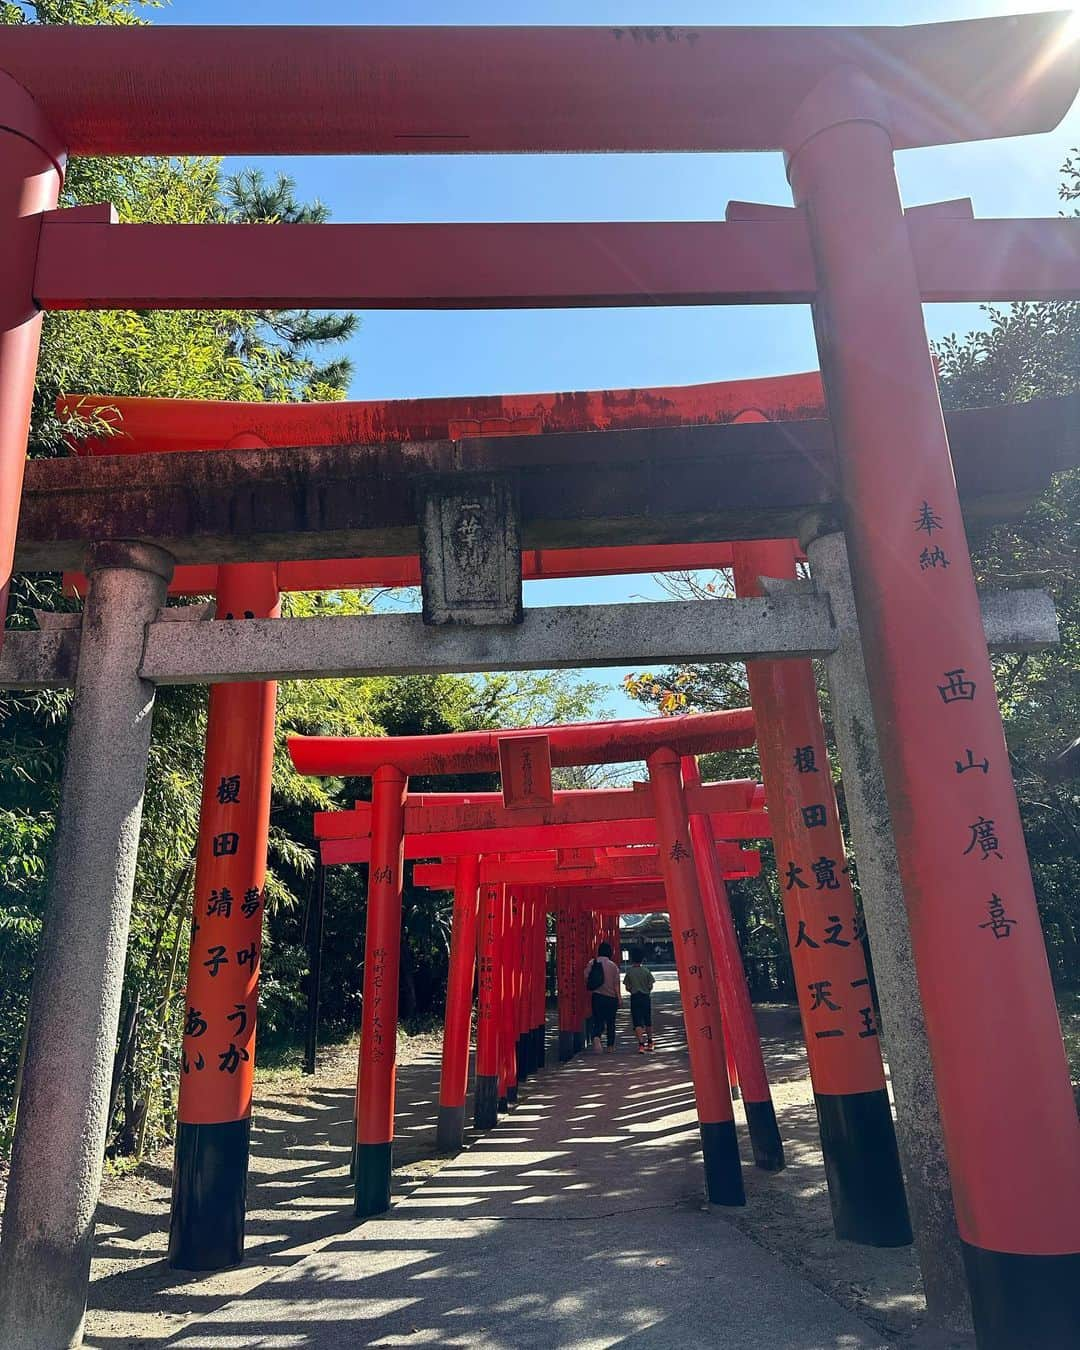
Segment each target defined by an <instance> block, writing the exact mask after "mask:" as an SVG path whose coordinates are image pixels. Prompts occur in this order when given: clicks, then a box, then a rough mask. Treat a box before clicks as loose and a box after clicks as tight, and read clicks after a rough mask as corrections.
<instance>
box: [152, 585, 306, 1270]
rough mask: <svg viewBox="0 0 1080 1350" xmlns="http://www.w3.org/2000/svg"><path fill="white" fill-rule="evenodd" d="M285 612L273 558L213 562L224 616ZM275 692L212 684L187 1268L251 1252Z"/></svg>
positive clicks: (187, 1167)
mask: <svg viewBox="0 0 1080 1350" xmlns="http://www.w3.org/2000/svg"><path fill="white" fill-rule="evenodd" d="M279 612H280V596H279V594H278V588H277V578H276V571H275V568H274V566H273V565H272V564H266V563H253V564H242V563H241V564H230V565H228V566H224V567H219V568H218V581H217V616H218V619H219V620H223V619H225V620H227V619H245V618H259V619H265V618H272V617H274V616H276V615H277V614H278V613H279ZM276 702H277V685H276V684H274V683H273V682H265V683H254V682H252V683H247V682H245V683H242V684H215V685H212V686H211V689H210V699H209V708H208V712H207V718H206V751H205V756H204V761H203V787H202V806H201V810H200V815H199V843H198V851H197V854H196V861H195V903H194V909H193V917H192V925H191V947H190V952H189V955H188V975H187V994H186V1002H185V1015H184V1035H183V1044H182V1049H181V1058H180V1096H179V1105H178V1109H177V1127H176V1146H175V1164H174V1167H173V1194H172V1213H171V1217H170V1224H169V1257H168V1259H169V1264H170V1265H171V1266H173V1267H175V1268H177V1269H180V1270H223V1269H225V1268H226V1267H228V1266H235V1265H236V1264H237V1263H238V1262H239V1261H241V1260H242V1258H243V1255H244V1211H245V1195H246V1190H247V1169H248V1145H249V1138H250V1133H251V1095H252V1083H253V1078H254V1071H255V1018H256V1013H257V1010H258V1002H259V963H260V959H261V953H262V920H263V883H264V881H265V879H266V843H267V835H268V833H269V829H270V793H271V785H272V772H273V762H274V712H275V705H276Z"/></svg>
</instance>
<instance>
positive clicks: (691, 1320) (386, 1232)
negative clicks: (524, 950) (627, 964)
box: [168, 979, 886, 1350]
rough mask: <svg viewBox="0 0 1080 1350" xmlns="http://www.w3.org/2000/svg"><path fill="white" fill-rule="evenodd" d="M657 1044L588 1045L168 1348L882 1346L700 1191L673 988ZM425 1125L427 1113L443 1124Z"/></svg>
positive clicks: (665, 987) (838, 1349)
mask: <svg viewBox="0 0 1080 1350" xmlns="http://www.w3.org/2000/svg"><path fill="white" fill-rule="evenodd" d="M661 988H662V993H661V996H660V997H659V998H658V1006H659V1008H660V1009H661V1010H662V1011H660V1012H659V1013H658V1016H657V1030H658V1049H657V1052H656V1053H655V1054H654V1055H652V1056H638V1055H637V1054H636V1053H635V1052H634V1051H633V1050H632V1048H631V1047H630V1046H629V1045H628V1046H627V1048H625V1049H623V1050H622V1051H621V1052H619V1053H616V1054H615V1055H612V1056H601V1057H592V1056H584V1057H581V1058H579V1059H578V1060H576V1061H574V1062H573V1063H572V1064H570V1065H568V1066H565V1067H563V1068H562V1069H561V1070H559V1071H549V1072H548V1073H546V1074H545V1075H543V1076H542V1077H540V1078H538V1079H536V1080H533V1081H532V1082H531V1083H530V1085H529V1088H528V1093H527V1095H526V1096H523V1099H522V1102H521V1104H520V1105H519V1107H518V1109H517V1111H515V1112H514V1114H513V1115H512V1116H511V1117H510V1118H508V1119H504V1120H503V1121H502V1122H501V1124H500V1126H499V1128H498V1129H497V1130H495V1131H493V1132H492V1133H491V1134H489V1135H487V1136H484V1137H482V1138H480V1139H477V1140H476V1141H475V1142H474V1143H473V1144H472V1146H471V1147H469V1148H468V1149H466V1151H465V1152H463V1153H462V1154H460V1155H458V1157H457V1158H455V1159H454V1160H452V1161H451V1162H449V1163H448V1164H447V1165H446V1166H444V1167H443V1168H442V1169H441V1170H440V1171H439V1172H438V1173H437V1174H435V1175H432V1176H430V1177H428V1179H427V1180H425V1181H423V1182H422V1183H421V1184H419V1185H417V1186H416V1187H415V1188H414V1189H413V1190H412V1191H411V1192H410V1193H409V1194H408V1195H405V1196H404V1197H403V1198H401V1199H400V1200H399V1201H398V1203H397V1204H396V1205H395V1207H394V1209H393V1210H392V1211H391V1213H390V1214H389V1215H388V1216H387V1217H386V1218H384V1219H381V1220H371V1221H369V1222H367V1223H366V1224H363V1225H361V1226H356V1227H355V1228H353V1229H352V1230H351V1231H349V1232H348V1233H347V1234H345V1235H343V1236H339V1237H337V1238H334V1239H333V1240H331V1241H330V1242H328V1243H326V1244H325V1245H324V1246H323V1247H322V1248H321V1250H319V1251H318V1252H317V1253H315V1254H313V1255H311V1256H309V1257H308V1258H307V1259H305V1260H304V1261H301V1262H300V1263H298V1264H296V1265H295V1266H293V1267H292V1268H291V1269H289V1270H287V1271H282V1272H281V1273H279V1274H278V1275H277V1276H276V1277H274V1278H272V1279H270V1280H267V1281H265V1282H264V1283H262V1284H260V1285H259V1286H258V1287H257V1288H254V1289H252V1290H250V1291H249V1292H247V1293H246V1295H245V1296H243V1297H240V1298H237V1299H235V1300H234V1301H232V1302H231V1303H229V1304H228V1305H227V1306H225V1307H222V1308H220V1309H218V1310H217V1311H216V1312H208V1313H207V1314H206V1315H204V1316H202V1317H200V1318H198V1319H197V1320H196V1321H193V1322H191V1323H190V1324H189V1325H188V1326H186V1327H185V1328H183V1329H182V1330H181V1331H180V1332H178V1333H177V1334H176V1335H175V1336H173V1337H172V1338H171V1339H170V1340H169V1342H168V1344H169V1345H170V1346H174V1347H184V1350H193V1348H194V1347H199V1350H225V1347H230V1350H231V1348H232V1347H248V1346H250V1347H255V1346H258V1347H265V1348H269V1347H304V1348H305V1350H331V1348H332V1347H338V1346H346V1345H348V1346H357V1347H359V1346H376V1345H377V1346H381V1347H398V1346H401V1347H404V1346H418V1345H437V1346H482V1347H491V1348H493V1350H494V1348H495V1347H499V1348H500V1350H501V1348H502V1347H506V1348H507V1350H510V1348H511V1347H512V1348H513V1350H517V1348H518V1347H538V1348H539V1347H556V1346H573V1347H590V1348H591V1347H607V1346H627V1347H634V1350H659V1347H665V1348H666V1347H670V1346H672V1345H678V1346H679V1347H685V1348H688V1350H693V1348H695V1347H705V1346H709V1347H732V1350H735V1348H736V1347H738V1350H786V1348H787V1347H790V1348H791V1350H826V1348H830V1350H871V1348H873V1347H882V1346H885V1345H886V1342H885V1341H884V1340H883V1339H882V1338H881V1337H880V1335H879V1334H878V1333H877V1332H875V1331H874V1330H873V1329H872V1328H871V1327H869V1326H868V1325H867V1324H866V1323H865V1322H863V1321H861V1320H860V1319H859V1318H857V1317H856V1316H854V1315H853V1314H852V1313H850V1312H849V1311H847V1310H845V1309H843V1308H841V1307H840V1306H839V1305H838V1304H837V1303H835V1302H834V1301H833V1300H831V1299H829V1298H828V1297H827V1296H826V1295H824V1294H823V1293H821V1292H820V1291H819V1290H818V1289H816V1288H814V1287H813V1286H812V1285H811V1284H809V1283H808V1282H806V1281H804V1280H802V1279H801V1278H800V1277H799V1276H798V1275H796V1274H795V1273H794V1272H793V1271H792V1270H791V1269H789V1268H788V1267H786V1266H784V1265H783V1264H782V1263H781V1262H780V1261H779V1260H777V1259H776V1258H775V1257H774V1256H772V1255H770V1254H769V1253H767V1252H766V1251H764V1250H763V1249H762V1248H761V1247H759V1246H757V1245H756V1244H755V1243H753V1242H751V1241H749V1240H748V1239H747V1238H745V1237H744V1236H742V1235H741V1234H740V1233H739V1232H737V1231H736V1229H735V1228H734V1227H733V1226H732V1225H731V1224H729V1223H728V1222H726V1219H725V1217H724V1216H725V1215H726V1213H727V1211H720V1210H715V1209H711V1208H710V1207H709V1206H707V1205H705V1204H704V1203H703V1201H702V1181H701V1164H700V1154H699V1151H698V1134H697V1126H696V1118H695V1113H694V1104H693V1093H692V1090H691V1088H690V1083H689V1078H688V1071H687V1061H686V1054H685V1048H684V1045H683V1041H682V1034H681V1032H682V1027H681V1018H679V1017H678V1016H677V1015H672V1014H673V1013H674V1014H677V996H676V994H675V992H674V987H673V981H672V980H670V979H668V980H663V981H661ZM428 1119H429V1120H430V1117H428Z"/></svg>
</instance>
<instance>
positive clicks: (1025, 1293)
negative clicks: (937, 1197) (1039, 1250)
mask: <svg viewBox="0 0 1080 1350" xmlns="http://www.w3.org/2000/svg"><path fill="white" fill-rule="evenodd" d="M960 1246H961V1248H962V1250H963V1253H964V1267H965V1269H966V1270H967V1278H968V1293H969V1294H970V1296H971V1312H972V1317H973V1319H974V1322H975V1336H976V1339H977V1341H978V1344H979V1350H1035V1347H1038V1350H1074V1348H1075V1347H1076V1346H1077V1345H1078V1344H1080V1254H1075V1253H1074V1254H1072V1255H1065V1256H1022V1255H1017V1254H1015V1253H1013V1252H991V1251H987V1250H986V1248H985V1247H972V1246H969V1245H968V1243H966V1242H963V1241H962V1242H961V1244H960Z"/></svg>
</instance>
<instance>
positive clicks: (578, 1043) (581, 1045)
mask: <svg viewBox="0 0 1080 1350" xmlns="http://www.w3.org/2000/svg"><path fill="white" fill-rule="evenodd" d="M573 1035H574V1054H575V1055H580V1054H581V1052H582V1050H584V1049H585V1033H584V1032H583V1031H575V1032H574V1033H573Z"/></svg>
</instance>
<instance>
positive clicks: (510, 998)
mask: <svg viewBox="0 0 1080 1350" xmlns="http://www.w3.org/2000/svg"><path fill="white" fill-rule="evenodd" d="M517 914H518V900H517V896H516V894H515V893H514V892H513V891H511V889H510V887H509V886H507V887H506V889H505V892H504V901H503V907H502V923H501V925H500V929H499V981H498V988H499V1110H500V1111H509V1109H510V1107H511V1106H512V1105H513V1103H514V1102H516V1101H517V1028H516V1026H515V1019H514V975H515V971H514V951H513V941H514V931H515V929H516V926H517Z"/></svg>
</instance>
